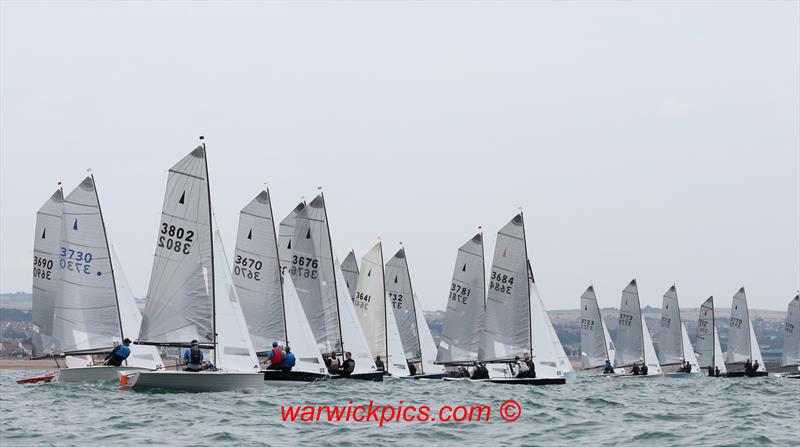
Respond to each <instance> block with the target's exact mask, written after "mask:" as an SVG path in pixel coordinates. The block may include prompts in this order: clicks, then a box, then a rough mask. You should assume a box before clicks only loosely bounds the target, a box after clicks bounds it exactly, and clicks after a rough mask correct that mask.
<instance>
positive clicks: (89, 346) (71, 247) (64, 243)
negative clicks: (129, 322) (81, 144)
mask: <svg viewBox="0 0 800 447" xmlns="http://www.w3.org/2000/svg"><path fill="white" fill-rule="evenodd" d="M63 203H64V218H63V225H62V228H63V230H62V231H61V246H60V253H59V255H60V258H59V261H58V262H59V268H60V270H59V273H60V275H59V278H60V281H59V283H60V287H59V289H58V293H57V294H56V297H55V301H54V302H55V306H54V316H53V317H54V318H53V337H54V338H55V339H56V340H58V342H59V344H60V346H59V348H60V350H61V351H62V352H63V353H80V352H86V353H89V352H98V351H110V350H111V349H112V346H113V342H114V341H115V340H116V341H121V339H122V336H124V334H122V328H121V323H120V315H119V310H118V308H117V290H116V286H115V284H114V271H113V268H112V265H111V255H110V253H109V249H108V240H107V239H106V231H105V225H104V223H103V215H102V213H101V211H100V203H99V200H98V197H97V190H96V189H95V184H94V179H93V178H92V177H86V179H84V180H83V182H81V184H80V185H79V186H78V187H77V188H75V190H73V191H72V192H71V193H70V194H69V195H68V196H67V197H66V198H65V199H64V202H63Z"/></svg>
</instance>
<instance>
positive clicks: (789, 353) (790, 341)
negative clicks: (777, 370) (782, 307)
mask: <svg viewBox="0 0 800 447" xmlns="http://www.w3.org/2000/svg"><path fill="white" fill-rule="evenodd" d="M781 366H784V367H786V366H800V295H795V297H794V298H793V299H792V300H791V301H789V308H788V309H787V310H786V323H785V325H784V329H783V356H782V357H781Z"/></svg>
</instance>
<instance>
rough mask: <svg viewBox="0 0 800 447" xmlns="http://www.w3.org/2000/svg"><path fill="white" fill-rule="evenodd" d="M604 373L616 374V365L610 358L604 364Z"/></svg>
mask: <svg viewBox="0 0 800 447" xmlns="http://www.w3.org/2000/svg"><path fill="white" fill-rule="evenodd" d="M603 374H614V366H612V365H611V361H610V360H608V359H606V362H605V363H604V364H603Z"/></svg>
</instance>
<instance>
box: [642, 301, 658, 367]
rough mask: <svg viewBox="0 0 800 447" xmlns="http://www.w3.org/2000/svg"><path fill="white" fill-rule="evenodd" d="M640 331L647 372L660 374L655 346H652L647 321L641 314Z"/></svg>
mask: <svg viewBox="0 0 800 447" xmlns="http://www.w3.org/2000/svg"><path fill="white" fill-rule="evenodd" d="M642 331H643V332H642V339H643V343H644V362H645V364H647V368H648V371H647V374H649V375H656V374H661V373H662V371H661V365H660V364H659V363H658V356H657V355H656V348H655V347H653V339H652V338H650V331H649V330H648V329H647V323H645V321H644V315H642Z"/></svg>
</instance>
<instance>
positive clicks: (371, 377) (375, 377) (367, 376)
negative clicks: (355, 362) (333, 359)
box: [331, 371, 383, 382]
mask: <svg viewBox="0 0 800 447" xmlns="http://www.w3.org/2000/svg"><path fill="white" fill-rule="evenodd" d="M331 379H335V380H338V379H350V380H366V381H368V382H383V372H380V371H377V372H368V373H358V374H350V375H349V376H347V377H345V376H340V375H338V374H334V375H331Z"/></svg>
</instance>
